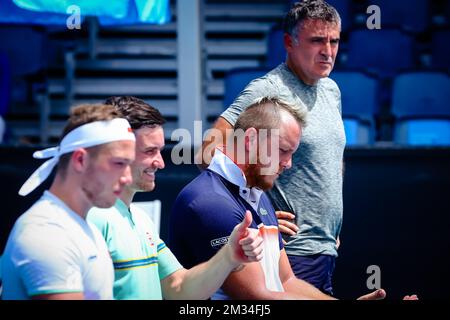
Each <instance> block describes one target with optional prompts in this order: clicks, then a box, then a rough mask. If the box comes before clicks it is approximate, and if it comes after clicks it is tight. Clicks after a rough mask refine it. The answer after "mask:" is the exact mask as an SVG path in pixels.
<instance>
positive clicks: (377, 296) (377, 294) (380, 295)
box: [357, 289, 419, 300]
mask: <svg viewBox="0 0 450 320" xmlns="http://www.w3.org/2000/svg"><path fill="white" fill-rule="evenodd" d="M384 298H386V291H384V290H383V289H378V290H376V291H374V292H371V293H369V294H366V295H364V296H361V297H359V298H358V299H357V300H383V299H384ZM403 300H419V298H418V297H417V295H415V294H413V295H411V296H404V297H403Z"/></svg>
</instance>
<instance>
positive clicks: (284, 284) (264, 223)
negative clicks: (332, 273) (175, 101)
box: [169, 98, 415, 300]
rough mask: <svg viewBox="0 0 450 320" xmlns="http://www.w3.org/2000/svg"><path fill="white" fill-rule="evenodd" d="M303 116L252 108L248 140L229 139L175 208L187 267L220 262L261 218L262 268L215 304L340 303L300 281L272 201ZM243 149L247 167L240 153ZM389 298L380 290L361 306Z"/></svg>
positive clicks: (240, 273) (173, 232)
mask: <svg viewBox="0 0 450 320" xmlns="http://www.w3.org/2000/svg"><path fill="white" fill-rule="evenodd" d="M300 110H301V109H300V106H297V107H295V108H294V107H292V106H290V105H289V104H287V103H286V102H283V101H280V100H279V99H276V98H262V99H258V100H257V101H255V102H254V103H252V104H250V105H249V106H248V107H247V108H246V109H245V110H244V111H243V112H242V113H241V114H240V116H239V118H238V119H237V121H236V128H235V131H241V132H242V135H236V134H233V135H229V136H228V140H227V143H226V145H225V146H224V147H223V148H218V149H217V150H216V152H215V154H214V157H213V158H212V160H211V164H210V165H209V167H208V169H207V170H206V171H203V172H202V173H201V174H200V175H199V176H198V177H197V178H196V179H194V180H193V181H192V182H191V183H189V184H188V185H187V186H186V187H185V188H184V189H183V190H182V191H181V192H180V194H179V195H178V197H177V199H176V201H175V204H174V206H173V208H172V215H171V217H170V218H171V220H170V235H169V238H170V245H171V246H172V248H173V250H174V253H175V254H176V255H177V256H178V258H179V259H180V261H181V262H182V263H183V264H185V265H186V266H190V265H195V264H197V263H200V262H202V261H205V260H207V259H208V258H210V257H211V256H212V255H214V254H215V253H216V252H217V250H219V249H220V247H221V245H222V244H223V239H224V237H225V236H226V235H227V234H228V233H229V232H230V230H232V229H233V228H234V227H235V225H236V224H237V223H239V221H241V219H242V217H243V212H245V211H246V210H248V211H250V212H251V213H252V215H253V222H252V224H251V227H252V228H255V229H258V230H259V232H260V234H261V236H262V237H263V246H264V257H263V258H262V260H261V261H260V262H255V263H250V264H247V265H245V266H244V267H243V268H241V269H240V270H236V271H235V272H233V273H231V274H230V275H229V276H228V278H227V279H226V280H225V282H224V285H223V286H222V288H221V290H219V291H218V292H217V293H216V294H215V295H214V296H213V298H215V299H230V298H231V299H325V300H329V299H333V298H332V297H331V296H329V295H326V294H324V293H322V292H321V291H320V290H318V289H317V288H315V287H314V286H312V285H310V284H308V283H307V282H305V281H303V280H301V279H297V278H296V277H295V276H294V274H293V272H292V269H291V267H290V265H289V261H288V258H287V255H286V252H285V250H284V248H283V243H282V241H281V236H280V234H279V232H278V223H277V217H276V215H275V210H274V208H273V206H272V205H271V203H270V201H269V199H268V198H267V196H266V194H265V193H264V191H266V190H268V189H270V188H271V187H272V186H273V185H274V183H275V180H276V179H277V178H278V176H279V175H280V174H281V173H282V172H284V170H287V169H289V168H291V166H292V155H293V154H294V153H295V151H296V150H297V148H298V146H299V143H300V137H301V136H302V131H303V128H304V124H305V115H306V112H305V111H300ZM308 125H309V124H308ZM242 145H243V146H244V151H243V152H244V155H243V157H242V161H241V160H240V159H239V156H241V154H240V153H239V152H237V151H236V150H237V149H239V147H241V146H242ZM252 150H256V154H255V153H254V151H252ZM261 150H264V151H261ZM264 152H265V153H266V154H263V153H264ZM384 296H385V292H384V290H382V289H380V290H377V291H374V292H373V293H370V294H368V295H365V296H362V297H360V299H363V300H369V299H382V298H384ZM407 298H408V299H409V298H410V297H407ZM412 298H413V299H414V298H415V297H412Z"/></svg>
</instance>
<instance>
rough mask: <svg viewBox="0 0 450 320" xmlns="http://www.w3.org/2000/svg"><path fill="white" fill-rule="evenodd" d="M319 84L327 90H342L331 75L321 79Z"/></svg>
mask: <svg viewBox="0 0 450 320" xmlns="http://www.w3.org/2000/svg"><path fill="white" fill-rule="evenodd" d="M319 86H321V87H322V88H324V89H325V90H327V91H334V92H340V90H339V86H338V85H337V83H336V82H335V81H334V80H333V79H331V78H329V77H327V78H322V79H320V81H319Z"/></svg>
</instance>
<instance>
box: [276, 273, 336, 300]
mask: <svg viewBox="0 0 450 320" xmlns="http://www.w3.org/2000/svg"><path fill="white" fill-rule="evenodd" d="M283 287H284V289H285V290H286V293H288V294H291V295H293V296H296V297H297V298H296V299H302V300H336V299H335V298H333V297H332V296H329V295H326V294H324V293H323V292H322V291H320V290H319V289H317V288H316V287H314V286H313V285H311V284H309V283H308V282H306V281H304V280H300V279H297V278H295V277H292V278H290V279H288V280H287V281H286V282H285V283H283Z"/></svg>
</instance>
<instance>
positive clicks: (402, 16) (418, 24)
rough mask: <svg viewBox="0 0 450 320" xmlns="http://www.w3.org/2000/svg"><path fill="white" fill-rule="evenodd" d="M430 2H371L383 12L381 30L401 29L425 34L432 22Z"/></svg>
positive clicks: (414, 0) (387, 0)
mask: <svg viewBox="0 0 450 320" xmlns="http://www.w3.org/2000/svg"><path fill="white" fill-rule="evenodd" d="M429 3H430V1H429V0H409V1H398V0H397V1H395V0H394V1H393V0H370V1H369V4H370V5H372V4H375V5H377V6H379V7H380V11H381V28H382V29H383V27H386V26H397V27H401V28H402V29H403V30H405V31H411V32H423V31H425V30H426V29H427V28H428V26H429V25H430V22H431V17H430V6H429Z"/></svg>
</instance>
